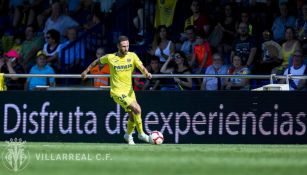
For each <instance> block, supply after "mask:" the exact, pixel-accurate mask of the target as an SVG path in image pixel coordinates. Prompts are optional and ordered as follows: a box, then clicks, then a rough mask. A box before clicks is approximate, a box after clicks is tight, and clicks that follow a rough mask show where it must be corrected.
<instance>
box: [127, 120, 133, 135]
mask: <svg viewBox="0 0 307 175" xmlns="http://www.w3.org/2000/svg"><path fill="white" fill-rule="evenodd" d="M134 128H135V122H132V121H130V119H128V123H127V134H128V135H131V134H132V132H133V131H134Z"/></svg>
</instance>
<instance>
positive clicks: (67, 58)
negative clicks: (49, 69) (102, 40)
mask: <svg viewBox="0 0 307 175" xmlns="http://www.w3.org/2000/svg"><path fill="white" fill-rule="evenodd" d="M77 36H78V33H77V29H76V28H74V27H71V28H68V29H67V38H68V40H67V41H66V42H64V43H63V44H61V55H60V57H61V56H64V57H63V58H62V57H61V60H62V61H61V62H62V63H64V65H63V66H65V72H69V73H79V72H81V71H82V70H83V68H82V65H84V60H85V44H84V43H83V41H78V42H76V39H77ZM71 43H74V45H71ZM67 47H68V48H67ZM62 49H65V50H62Z"/></svg>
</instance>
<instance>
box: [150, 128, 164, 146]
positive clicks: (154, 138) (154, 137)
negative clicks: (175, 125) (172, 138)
mask: <svg viewBox="0 0 307 175" xmlns="http://www.w3.org/2000/svg"><path fill="white" fill-rule="evenodd" d="M163 140H164V137H163V134H162V133H161V132H159V131H153V132H152V133H150V135H149V141H150V143H152V144H155V145H160V144H162V143H163Z"/></svg>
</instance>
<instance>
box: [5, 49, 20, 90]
mask: <svg viewBox="0 0 307 175" xmlns="http://www.w3.org/2000/svg"><path fill="white" fill-rule="evenodd" d="M19 58H20V56H19V54H18V52H17V51H15V50H10V51H8V52H7V53H4V55H3V57H1V58H0V72H1V73H6V74H23V73H25V71H24V69H23V68H22V66H21V65H20V64H19ZM24 82H25V81H24V79H23V78H16V77H12V78H7V79H6V86H7V89H8V90H22V89H23V84H24Z"/></svg>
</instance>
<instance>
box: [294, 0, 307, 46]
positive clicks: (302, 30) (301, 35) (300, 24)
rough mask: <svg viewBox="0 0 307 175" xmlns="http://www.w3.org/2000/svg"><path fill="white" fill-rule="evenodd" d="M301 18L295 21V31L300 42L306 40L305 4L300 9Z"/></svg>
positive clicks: (306, 13) (306, 19)
mask: <svg viewBox="0 0 307 175" xmlns="http://www.w3.org/2000/svg"><path fill="white" fill-rule="evenodd" d="M302 11H303V16H302V17H299V18H297V19H296V31H297V33H298V39H299V40H300V41H303V40H307V3H306V4H304V6H303V7H302Z"/></svg>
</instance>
